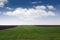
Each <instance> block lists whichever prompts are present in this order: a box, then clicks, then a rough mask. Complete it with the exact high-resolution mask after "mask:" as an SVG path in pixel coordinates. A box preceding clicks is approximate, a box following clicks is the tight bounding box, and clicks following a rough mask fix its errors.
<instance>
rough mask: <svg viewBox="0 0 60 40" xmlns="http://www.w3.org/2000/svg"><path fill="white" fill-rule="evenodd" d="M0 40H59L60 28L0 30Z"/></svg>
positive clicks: (28, 26)
mask: <svg viewBox="0 0 60 40" xmlns="http://www.w3.org/2000/svg"><path fill="white" fill-rule="evenodd" d="M0 40H60V27H58V26H56V27H53V26H51V27H49V26H48V27H46V26H45V27H42V26H34V25H22V26H17V27H14V28H9V29H4V30H0Z"/></svg>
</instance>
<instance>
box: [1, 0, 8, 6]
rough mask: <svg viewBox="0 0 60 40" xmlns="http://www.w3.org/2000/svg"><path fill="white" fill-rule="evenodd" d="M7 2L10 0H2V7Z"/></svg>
mask: <svg viewBox="0 0 60 40" xmlns="http://www.w3.org/2000/svg"><path fill="white" fill-rule="evenodd" d="M7 2H8V0H0V7H3V6H4V5H5V4H6V3H7Z"/></svg>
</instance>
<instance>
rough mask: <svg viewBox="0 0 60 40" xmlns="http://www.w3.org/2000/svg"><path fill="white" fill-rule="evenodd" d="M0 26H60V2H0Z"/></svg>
mask: <svg viewBox="0 0 60 40" xmlns="http://www.w3.org/2000/svg"><path fill="white" fill-rule="evenodd" d="M0 25H60V0H0Z"/></svg>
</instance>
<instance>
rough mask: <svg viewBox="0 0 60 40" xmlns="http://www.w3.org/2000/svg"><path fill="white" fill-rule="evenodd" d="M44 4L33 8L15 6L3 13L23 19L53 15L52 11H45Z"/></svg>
mask: <svg viewBox="0 0 60 40" xmlns="http://www.w3.org/2000/svg"><path fill="white" fill-rule="evenodd" d="M45 9H47V8H46V6H36V7H34V8H28V9H27V8H21V7H20V8H16V9H15V10H14V11H8V12H5V13H4V15H8V16H16V17H18V18H20V19H23V20H34V19H36V18H39V17H47V16H55V13H54V12H53V11H46V10H45Z"/></svg>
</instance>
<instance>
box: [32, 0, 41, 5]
mask: <svg viewBox="0 0 60 40" xmlns="http://www.w3.org/2000/svg"><path fill="white" fill-rule="evenodd" d="M38 3H42V2H41V1H39V2H36V1H34V2H32V4H38Z"/></svg>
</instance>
